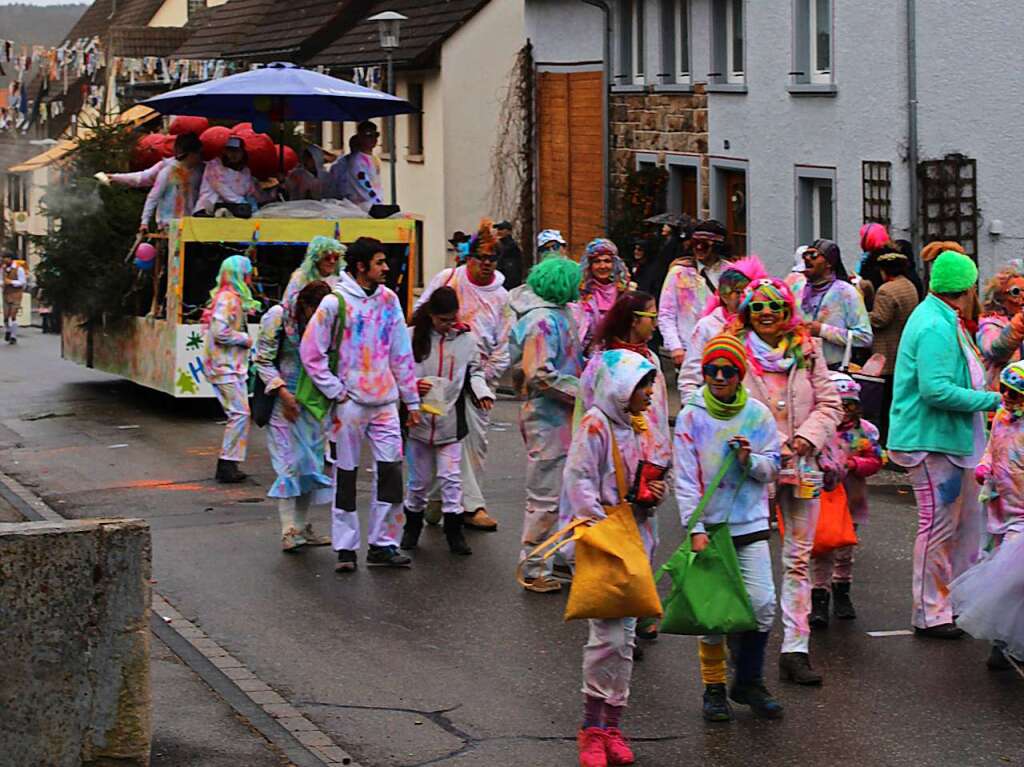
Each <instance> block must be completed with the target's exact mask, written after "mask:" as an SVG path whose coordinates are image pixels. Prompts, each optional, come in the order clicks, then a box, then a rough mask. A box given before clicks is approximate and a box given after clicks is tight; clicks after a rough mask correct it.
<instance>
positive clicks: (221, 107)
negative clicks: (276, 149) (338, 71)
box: [142, 61, 419, 130]
mask: <svg viewBox="0 0 1024 767" xmlns="http://www.w3.org/2000/svg"><path fill="white" fill-rule="evenodd" d="M142 103H143V104H145V105H146V106H148V107H152V108H153V109H155V110H156V111H157V112H160V113H161V114H173V115H195V116H197V117H220V118H224V119H234V120H239V121H249V122H251V123H253V126H254V127H255V128H256V130H261V127H260V126H264V127H263V128H262V129H263V130H265V129H266V128H265V126H266V125H267V124H268V123H269V122H270V121H273V122H282V121H284V122H298V121H305V120H308V121H327V122H358V121H361V120H368V119H369V118H371V117H387V116H389V115H399V114H409V113H410V112H418V111H419V110H418V109H417V108H416V107H414V106H413V105H412V104H410V103H409V102H408V101H404V100H402V99H400V98H396V97H395V96H391V95H389V94H387V93H383V92H381V91H375V90H373V89H372V88H364V87H362V86H360V85H355V84H354V83H350V82H347V81H346V80H339V79H338V78H336V77H330V76H328V75H324V74H320V73H319V72H314V71H312V70H309V69H302V68H301V67H297V66H295V65H294V64H289V63H287V62H280V61H276V62H274V63H273V64H268V65H267V66H266V67H264V68H262V69H253V70H250V71H248V72H240V73H239V74H237V75H230V76H229V77H222V78H220V79H217V80H208V81H206V82H202V83H197V84H195V85H189V86H186V87H184V88H178V89H177V90H173V91H169V92H167V93H164V94H161V95H159V96H154V97H153V98H151V99H146V100H145V101H143V102H142Z"/></svg>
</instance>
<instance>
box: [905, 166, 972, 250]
mask: <svg viewBox="0 0 1024 767" xmlns="http://www.w3.org/2000/svg"><path fill="white" fill-rule="evenodd" d="M917 182H918V187H919V189H920V193H921V202H920V204H921V210H920V215H921V224H922V235H923V237H924V241H925V243H929V242H934V241H936V240H952V241H954V242H958V243H960V244H961V245H962V246H963V248H964V250H965V251H967V255H969V256H970V257H971V258H973V259H975V260H977V258H978V190H977V162H976V161H975V160H973V159H971V158H969V157H965V156H964V155H962V154H948V155H946V156H945V157H944V158H943V159H941V160H924V161H922V162H920V163H919V164H918V166H917Z"/></svg>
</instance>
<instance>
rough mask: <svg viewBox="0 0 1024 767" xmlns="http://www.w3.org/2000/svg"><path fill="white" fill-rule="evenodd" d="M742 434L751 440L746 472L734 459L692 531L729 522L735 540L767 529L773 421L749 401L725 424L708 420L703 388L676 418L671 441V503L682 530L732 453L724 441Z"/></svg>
mask: <svg viewBox="0 0 1024 767" xmlns="http://www.w3.org/2000/svg"><path fill="white" fill-rule="evenodd" d="M737 435H741V436H744V437H746V438H747V439H748V440H750V450H751V453H750V468H749V469H748V470H747V476H746V478H745V479H744V477H743V468H742V467H741V466H740V465H739V462H738V461H736V462H734V463H733V465H732V467H730V469H729V470H728V471H727V472H726V474H725V476H724V477H723V478H722V482H721V484H720V485H719V486H718V489H717V490H716V491H715V493H714V495H712V496H711V499H710V501H709V502H708V505H707V506H706V507H705V509H704V514H703V515H702V516H701V518H700V520H699V521H698V522H697V524H696V525H695V526H694V528H693V529H694V532H698V533H702V532H704V531H705V528H704V525H705V524H719V523H721V522H725V521H727V520H728V523H729V529H730V531H731V533H732V535H733V536H734V537H736V536H740V535H750V534H751V533H760V532H762V531H767V530H768V512H769V505H768V491H769V486H770V485H771V484H772V483H773V482H774V481H775V479H776V477H777V476H778V473H779V464H780V460H781V452H782V444H781V442H780V439H779V430H778V428H777V426H776V425H775V419H774V418H773V417H772V414H771V412H770V411H769V410H768V408H767V407H765V406H764V405H762V404H761V403H760V402H758V401H757V400H756V399H754V398H753V397H749V398H748V399H747V403H746V405H745V406H744V407H743V410H741V411H740V412H739V413H738V414H736V415H734V416H733V417H732V418H730V419H729V420H727V421H723V420H719V419H717V418H713V417H712V416H711V414H710V413H709V412H708V409H707V406H706V405H705V404H704V387H701V388H700V389H698V390H697V391H696V392H694V393H693V394H692V395H691V396H690V399H689V401H688V402H687V404H686V407H684V408H683V409H682V411H681V412H680V414H679V417H678V418H676V433H675V443H674V448H675V452H674V458H675V470H674V473H675V485H676V502H677V503H678V505H679V517H680V519H681V520H682V522H683V527H684V528H685V527H686V526H687V525H688V524H689V522H690V516H691V515H692V514H693V512H694V511H695V510H696V508H697V504H698V503H700V499H701V497H702V496H703V495H704V491H705V489H706V488H707V486H708V484H709V483H710V482H711V481H712V480H713V479H714V478H715V475H717V474H718V471H719V469H721V468H722V462H723V461H724V460H725V458H726V456H727V455H728V454H729V453H730V452H731V451H732V447H730V445H729V440H730V439H732V438H733V437H735V436H737Z"/></svg>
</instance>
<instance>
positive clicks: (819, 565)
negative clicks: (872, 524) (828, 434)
mask: <svg viewBox="0 0 1024 767" xmlns="http://www.w3.org/2000/svg"><path fill="white" fill-rule="evenodd" d="M829 377H830V378H831V379H832V383H834V384H835V386H836V391H838V392H839V398H840V399H841V400H842V401H843V420H842V423H840V424H839V428H838V429H837V430H836V435H835V436H834V437H833V438H832V442H831V443H830V445H829V447H828V449H827V451H826V452H827V453H828V455H829V457H830V459H831V463H832V464H833V465H834V466H835V467H836V468H837V469H838V471H839V475H840V477H841V478H842V483H843V490H845V491H846V502H847V505H848V506H849V509H850V516H851V517H853V524H854V526H855V527H856V526H858V525H862V524H864V523H865V522H867V521H868V482H867V480H868V477H871V476H873V475H875V474H877V473H878V472H879V470H880V469H881V468H882V446H881V444H880V442H879V435H878V429H877V428H876V427H875V425H874V424H873V423H871V422H870V421H866V420H865V419H863V418H861V417H860V416H861V407H860V384H858V383H857V382H856V381H854V380H853V379H852V378H850V376H848V375H846V373H838V372H836V373H832V375H831V376H829ZM853 556H854V547H853V546H843V547H842V548H839V549H834V550H832V551H829V552H828V553H826V554H819V555H817V556H814V557H813V558H812V560H811V567H812V568H813V578H814V580H813V588H812V590H811V615H810V618H808V620H809V621H810V624H811V627H812V628H824V627H825V626H828V608H829V602H830V601H832V603H833V604H832V609H833V611H834V612H835V616H836V617H837V618H839V619H840V620H850V619H853V618H856V617H857V611H856V610H855V609H854V607H853V601H852V600H851V599H850V586H851V584H852V583H853Z"/></svg>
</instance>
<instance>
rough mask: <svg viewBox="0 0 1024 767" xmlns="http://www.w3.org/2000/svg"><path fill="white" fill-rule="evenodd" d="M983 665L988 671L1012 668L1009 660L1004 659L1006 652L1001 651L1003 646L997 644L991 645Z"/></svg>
mask: <svg viewBox="0 0 1024 767" xmlns="http://www.w3.org/2000/svg"><path fill="white" fill-rule="evenodd" d="M985 665H986V666H987V667H988V670H989V671H1009V670H1010V669H1011V668H1013V665H1012V664H1011V663H1010V661H1008V660H1007V659H1006V653H1004V652H1003V648H1002V647H1000V646H999V645H992V651H991V652H990V653H989V656H988V660H987V661H985Z"/></svg>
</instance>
